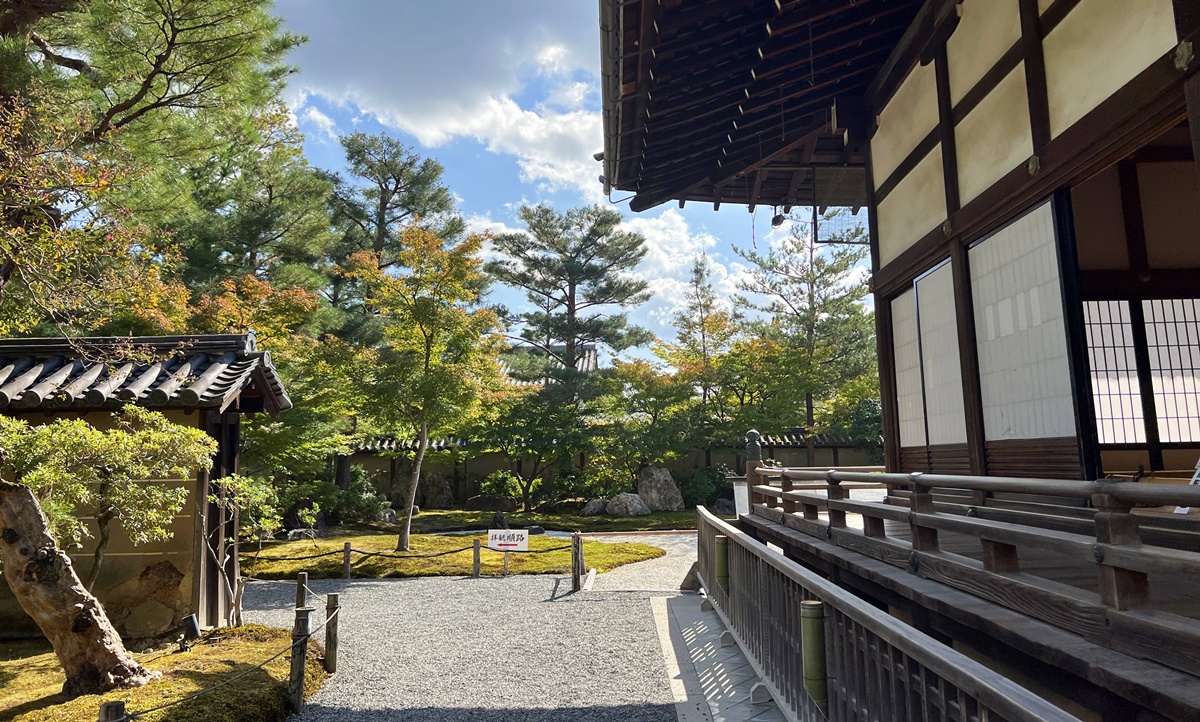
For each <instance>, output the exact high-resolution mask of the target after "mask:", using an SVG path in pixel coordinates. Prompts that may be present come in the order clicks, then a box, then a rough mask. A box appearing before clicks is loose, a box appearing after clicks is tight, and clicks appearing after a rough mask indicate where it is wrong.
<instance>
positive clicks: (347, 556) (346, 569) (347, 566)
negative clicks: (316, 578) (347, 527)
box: [342, 542, 351, 579]
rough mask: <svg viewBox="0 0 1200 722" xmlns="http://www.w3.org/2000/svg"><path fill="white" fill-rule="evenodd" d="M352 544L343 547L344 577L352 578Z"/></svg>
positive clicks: (348, 543)
mask: <svg viewBox="0 0 1200 722" xmlns="http://www.w3.org/2000/svg"><path fill="white" fill-rule="evenodd" d="M350 551H351V549H350V542H346V543H345V544H343V545H342V576H344V577H345V578H347V579H349V578H350Z"/></svg>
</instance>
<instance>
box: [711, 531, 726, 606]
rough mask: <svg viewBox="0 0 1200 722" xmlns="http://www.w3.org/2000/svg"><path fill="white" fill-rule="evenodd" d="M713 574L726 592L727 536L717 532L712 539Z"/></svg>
mask: <svg viewBox="0 0 1200 722" xmlns="http://www.w3.org/2000/svg"><path fill="white" fill-rule="evenodd" d="M713 541H714V542H715V544H714V545H713V552H714V554H713V556H714V559H713V561H714V565H713V566H714V569H715V573H714V576H715V577H716V578H717V580H716V581H717V584H718V585H719V586H720V587H721V588H722V589H724V590H725V591H726V592H728V591H729V537H727V536H725V535H724V534H717V535H716V537H715V538H714V540H713Z"/></svg>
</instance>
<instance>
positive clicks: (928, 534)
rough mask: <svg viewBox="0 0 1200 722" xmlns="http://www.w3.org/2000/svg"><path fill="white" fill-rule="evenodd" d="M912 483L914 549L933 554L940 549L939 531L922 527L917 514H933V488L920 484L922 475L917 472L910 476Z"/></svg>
mask: <svg viewBox="0 0 1200 722" xmlns="http://www.w3.org/2000/svg"><path fill="white" fill-rule="evenodd" d="M909 478H911V479H912V483H911V484H910V485H909V489H910V491H911V492H912V498H911V501H910V506H909V509H910V510H911V511H912V513H913V515H912V519H911V521H910V526H911V528H912V548H913V551H917V552H933V551H937V549H938V533H937V529H932V528H930V527H925V526H921V524H920V523H919V522H918V521H917V518H916V515H917V514H931V513H933V488H932V487H929V486H926V485H924V484H922V483H921V482H920V478H921V473H920V472H915V473H913V474H910V475H909Z"/></svg>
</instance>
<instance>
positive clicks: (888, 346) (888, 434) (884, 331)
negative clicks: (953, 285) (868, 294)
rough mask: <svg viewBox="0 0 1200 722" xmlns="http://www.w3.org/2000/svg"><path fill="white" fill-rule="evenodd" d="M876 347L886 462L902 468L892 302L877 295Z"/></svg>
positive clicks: (873, 227)
mask: <svg viewBox="0 0 1200 722" xmlns="http://www.w3.org/2000/svg"><path fill="white" fill-rule="evenodd" d="M864 146H865V148H866V150H865V154H866V159H867V162H866V173H867V233H868V234H869V235H870V239H871V272H872V273H874V272H875V271H877V270H879V213H878V204H877V203H876V201H875V178H874V175H873V174H872V171H871V144H870V143H864ZM875 348H876V350H877V352H878V363H879V399H880V406H881V412H882V421H883V456H884V462H883V463H884V466H885V468H886V469H887V470H888V471H893V470H899V469H900V420H899V415H898V414H899V410H898V409H897V407H896V349H895V342H894V341H893V338H892V303H891V301H890V300H889V299H885V298H882V297H881V296H879V295H878V294H876V295H875Z"/></svg>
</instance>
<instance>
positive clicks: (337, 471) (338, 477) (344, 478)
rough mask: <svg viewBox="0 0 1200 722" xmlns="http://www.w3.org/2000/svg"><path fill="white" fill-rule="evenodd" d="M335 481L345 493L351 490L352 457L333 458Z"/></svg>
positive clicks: (338, 456)
mask: <svg viewBox="0 0 1200 722" xmlns="http://www.w3.org/2000/svg"><path fill="white" fill-rule="evenodd" d="M333 480H334V482H336V483H337V485H338V488H339V489H342V490H343V491H344V490H346V489H349V488H350V457H349V456H343V455H341V454H338V455H337V456H335V457H333Z"/></svg>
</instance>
